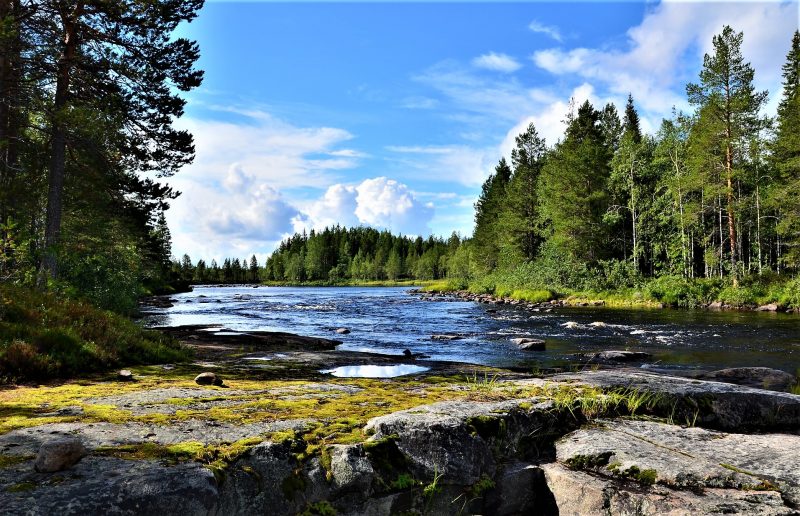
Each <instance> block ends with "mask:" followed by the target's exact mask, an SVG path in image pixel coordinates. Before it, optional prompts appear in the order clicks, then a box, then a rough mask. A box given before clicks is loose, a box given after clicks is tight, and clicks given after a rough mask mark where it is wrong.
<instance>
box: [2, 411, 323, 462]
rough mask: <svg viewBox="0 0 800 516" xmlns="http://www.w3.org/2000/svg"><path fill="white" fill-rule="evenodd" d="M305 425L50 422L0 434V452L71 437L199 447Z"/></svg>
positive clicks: (88, 443)
mask: <svg viewBox="0 0 800 516" xmlns="http://www.w3.org/2000/svg"><path fill="white" fill-rule="evenodd" d="M308 423H309V420H305V419H292V420H284V421H264V422H259V423H248V424H233V423H214V424H209V423H208V422H206V421H200V420H196V419H189V420H186V421H179V422H176V423H174V424H172V425H156V424H145V423H120V424H117V423H51V424H47V425H40V426H34V427H29V428H20V429H18V430H13V431H11V432H8V433H7V434H3V435H0V453H3V454H9V455H34V454H36V453H37V452H38V451H39V448H40V447H41V446H42V445H43V444H44V443H45V442H47V441H49V440H51V439H53V438H55V437H73V438H75V439H78V440H80V442H81V443H82V444H83V445H84V446H85V447H86V448H87V449H88V450H90V451H91V450H93V449H96V448H101V447H109V446H121V445H125V444H141V443H146V442H149V443H155V444H162V445H169V444H177V443H180V442H185V441H198V442H201V443H203V444H209V443H220V442H234V441H238V440H240V439H247V438H250V437H258V436H260V435H264V434H267V433H270V432H279V431H284V430H299V429H301V428H304V427H305V426H306V425H307V424H308Z"/></svg>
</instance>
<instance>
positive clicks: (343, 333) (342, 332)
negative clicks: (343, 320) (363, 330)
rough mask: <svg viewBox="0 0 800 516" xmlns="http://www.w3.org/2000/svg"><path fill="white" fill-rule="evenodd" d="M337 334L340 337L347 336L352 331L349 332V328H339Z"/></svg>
mask: <svg viewBox="0 0 800 516" xmlns="http://www.w3.org/2000/svg"><path fill="white" fill-rule="evenodd" d="M336 333H338V334H339V335H347V334H348V333H350V330H348V329H347V328H337V329H336Z"/></svg>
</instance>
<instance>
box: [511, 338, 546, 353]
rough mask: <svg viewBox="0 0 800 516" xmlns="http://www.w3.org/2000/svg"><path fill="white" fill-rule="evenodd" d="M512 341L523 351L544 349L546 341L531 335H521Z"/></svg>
mask: <svg viewBox="0 0 800 516" xmlns="http://www.w3.org/2000/svg"><path fill="white" fill-rule="evenodd" d="M511 342H513V343H514V344H516V345H517V347H518V348H519V349H521V350H523V351H544V348H545V341H543V340H541V339H533V338H530V337H521V338H516V339H511Z"/></svg>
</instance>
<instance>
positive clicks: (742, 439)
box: [556, 420, 800, 508]
mask: <svg viewBox="0 0 800 516" xmlns="http://www.w3.org/2000/svg"><path fill="white" fill-rule="evenodd" d="M798 450H800V435H796V434H759V435H746V434H730V433H723V432H717V431H711V430H704V429H702V428H682V427H677V426H674V425H668V424H664V423H657V422H652V421H626V420H616V421H604V422H603V423H602V425H601V426H597V427H592V428H585V429H580V430H577V431H575V432H573V433H571V434H569V435H567V436H565V437H564V438H562V439H561V440H559V441H558V442H557V443H556V452H557V458H558V461H559V462H561V463H563V464H566V465H570V466H572V467H573V468H578V469H582V470H585V471H591V472H593V473H595V474H599V475H602V476H605V477H609V478H618V479H633V480H636V481H639V482H640V483H642V482H644V484H645V485H647V484H650V483H657V484H661V485H664V486H667V487H671V488H676V489H690V490H695V491H700V490H705V489H707V488H729V489H739V490H741V489H744V490H770V491H780V492H781V495H782V497H783V499H784V500H785V501H786V503H788V504H789V505H791V506H793V507H795V508H800V468H798V464H799V463H800V451H798Z"/></svg>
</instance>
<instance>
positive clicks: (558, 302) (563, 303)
mask: <svg viewBox="0 0 800 516" xmlns="http://www.w3.org/2000/svg"><path fill="white" fill-rule="evenodd" d="M410 292H411V293H412V294H415V295H418V296H420V297H421V298H422V299H423V300H425V301H448V300H458V301H472V302H475V303H482V304H490V305H510V306H520V307H524V308H528V309H530V310H534V311H537V312H538V311H544V312H549V311H552V309H553V308H564V307H588V306H594V307H599V306H605V305H606V302H605V300H603V299H584V298H574V297H568V298H564V299H552V300H548V301H542V302H538V303H534V302H529V301H524V300H521V299H514V298H511V297H502V296H495V295H493V294H476V293H474V292H470V291H468V290H452V291H430V290H425V289H414V290H411V291H410ZM643 307H644V308H667V305H665V304H664V303H648V304H647V305H645V306H643ZM697 308H699V309H704V310H744V311H755V312H772V313H776V312H784V313H789V314H791V313H800V309H793V308H787V307H785V306H782V305H780V304H778V303H768V304H765V305H741V306H734V305H731V304H727V303H723V302H721V301H714V302H712V303H706V304H702V305H699V306H698V307H697Z"/></svg>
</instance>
